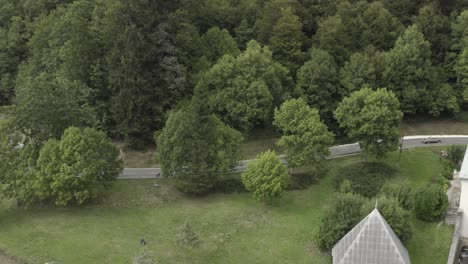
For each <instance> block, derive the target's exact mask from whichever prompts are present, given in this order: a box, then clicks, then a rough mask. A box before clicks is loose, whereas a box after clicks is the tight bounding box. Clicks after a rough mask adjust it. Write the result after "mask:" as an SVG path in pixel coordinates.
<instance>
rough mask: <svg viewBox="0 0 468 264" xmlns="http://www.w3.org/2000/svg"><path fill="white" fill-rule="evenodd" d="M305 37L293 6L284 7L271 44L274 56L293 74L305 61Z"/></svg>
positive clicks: (273, 30)
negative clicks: (303, 50)
mask: <svg viewBox="0 0 468 264" xmlns="http://www.w3.org/2000/svg"><path fill="white" fill-rule="evenodd" d="M304 39H305V35H304V33H303V32H302V24H301V22H300V20H299V17H298V16H296V15H294V14H293V11H292V9H291V8H289V7H288V8H282V9H281V16H280V18H279V19H278V21H277V22H276V24H275V26H274V27H273V29H272V32H271V36H270V40H269V46H270V48H271V51H272V52H273V57H274V58H275V59H276V60H277V61H279V62H280V63H281V64H282V65H284V66H285V67H286V68H287V69H289V71H290V73H291V74H292V75H293V76H295V73H296V71H297V70H298V69H299V67H300V66H301V65H302V63H303V62H304V58H305V54H304V52H302V50H301V49H302V43H303V42H304Z"/></svg>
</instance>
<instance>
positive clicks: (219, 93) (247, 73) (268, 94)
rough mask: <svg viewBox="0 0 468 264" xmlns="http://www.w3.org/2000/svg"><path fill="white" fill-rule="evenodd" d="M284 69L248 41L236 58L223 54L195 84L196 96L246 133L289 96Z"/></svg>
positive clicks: (257, 46)
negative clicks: (206, 101)
mask: <svg viewBox="0 0 468 264" xmlns="http://www.w3.org/2000/svg"><path fill="white" fill-rule="evenodd" d="M287 72H288V71H287V70H286V69H285V68H284V67H283V66H281V65H280V64H278V63H277V62H275V61H274V60H273V59H272V53H271V52H270V50H269V49H268V48H267V47H263V48H262V47H261V46H260V45H259V44H258V43H257V42H256V41H253V40H252V41H250V42H249V43H248V44H247V49H246V50H245V51H244V52H243V53H241V54H240V55H239V56H238V57H233V56H231V55H225V56H224V57H222V58H221V59H220V60H219V61H218V62H217V63H216V64H215V65H214V66H213V67H212V68H211V69H210V70H208V71H207V72H206V73H205V74H204V76H203V78H201V79H200V81H199V82H198V84H197V87H196V94H199V95H200V96H201V97H203V98H204V100H208V104H209V106H210V107H211V108H212V109H213V110H214V111H215V112H216V113H217V114H218V115H219V116H220V118H221V119H222V120H223V121H224V122H226V123H227V124H229V125H231V126H233V127H235V128H238V129H241V130H249V129H250V128H252V127H253V126H255V125H258V124H264V123H266V121H267V120H269V119H270V118H271V115H272V112H273V111H272V110H273V106H274V105H279V104H280V103H281V102H283V101H284V100H285V99H286V98H287V97H288V96H289V94H290V91H289V87H288V82H289V80H290V79H289V78H288V76H287Z"/></svg>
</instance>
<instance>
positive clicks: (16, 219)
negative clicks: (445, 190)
mask: <svg viewBox="0 0 468 264" xmlns="http://www.w3.org/2000/svg"><path fill="white" fill-rule="evenodd" d="M396 158H397V155H396V154H392V155H389V157H388V158H387V159H386V162H388V163H389V164H392V165H394V164H395V163H396ZM355 162H360V158H359V156H356V157H348V158H342V159H336V160H330V161H328V166H329V171H328V173H327V174H326V175H323V176H322V177H320V178H319V179H317V182H316V183H314V184H313V185H312V186H310V187H309V188H308V189H306V190H301V191H288V192H286V193H285V195H284V197H283V198H281V199H280V200H279V201H278V202H277V203H275V204H274V205H263V204H261V203H258V202H256V201H255V200H253V199H252V198H251V197H250V195H249V194H248V193H242V194H237V193H235V194H214V195H209V196H207V197H204V198H186V197H184V196H182V195H180V194H178V193H177V191H175V190H174V189H173V188H172V187H171V183H170V181H168V180H162V181H159V182H157V186H155V183H156V181H155V180H136V181H135V180H134V181H125V180H122V181H118V182H117V183H116V184H115V185H114V187H113V188H112V189H111V190H109V191H108V192H107V193H106V194H105V195H103V196H102V197H101V198H100V199H99V201H97V202H96V203H94V204H92V205H87V206H85V207H83V208H38V207H35V208H29V209H18V208H13V207H10V208H9V209H7V208H8V207H9V203H7V202H4V203H3V205H2V206H3V207H2V208H1V209H0V249H2V250H5V251H6V252H7V253H8V254H10V255H15V256H17V257H20V258H22V259H24V260H26V261H27V262H28V263H45V262H47V261H49V262H50V261H55V263H57V264H58V263H66V264H74V263H116V264H118V263H122V264H123V263H130V262H131V259H132V257H133V256H135V255H136V254H137V253H139V252H140V251H141V250H142V249H143V248H145V249H146V250H148V251H150V252H151V254H153V255H154V256H155V258H156V259H157V260H158V261H159V263H314V264H321V263H324V264H326V263H331V257H330V256H329V255H328V254H326V253H322V252H320V251H319V250H318V249H317V248H316V247H315V246H314V243H313V238H314V235H315V234H316V232H317V231H318V227H319V223H320V218H321V215H322V213H323V210H324V209H326V207H327V205H328V204H329V202H330V199H331V197H332V195H333V192H334V179H335V176H336V173H337V170H338V169H339V168H340V167H343V166H347V165H349V164H352V163H355ZM440 169H441V168H440V164H439V156H438V155H437V154H436V153H435V151H432V150H431V149H415V150H410V151H408V152H404V153H403V156H402V169H401V173H399V174H398V175H396V176H395V177H393V178H392V179H390V180H391V181H407V182H408V183H409V184H410V185H411V186H413V187H419V186H422V185H424V184H426V183H427V182H429V180H430V179H431V177H433V176H435V175H437V174H438V173H439V172H440ZM185 221H188V222H189V223H190V224H191V225H192V226H193V228H194V230H195V231H196V232H197V233H198V235H199V238H200V240H201V243H200V245H199V246H198V247H196V248H194V249H186V248H183V247H180V246H178V245H177V243H176V236H177V233H178V231H177V229H178V227H179V226H181V225H182V224H183V223H184V222H185ZM413 230H414V232H413V239H412V240H411V241H409V242H408V245H407V247H408V250H409V253H410V256H411V260H412V263H413V264H418V263H420V264H425V263H445V262H446V259H447V255H448V249H449V246H450V241H451V236H452V232H453V227H452V226H446V225H444V224H441V225H439V223H424V222H420V221H417V220H416V219H414V220H413ZM140 238H144V239H145V240H146V241H147V245H146V246H144V247H143V246H140V245H139V240H140Z"/></svg>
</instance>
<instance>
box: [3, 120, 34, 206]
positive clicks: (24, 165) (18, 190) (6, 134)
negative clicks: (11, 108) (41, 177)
mask: <svg viewBox="0 0 468 264" xmlns="http://www.w3.org/2000/svg"><path fill="white" fill-rule="evenodd" d="M12 128H13V126H11V124H10V122H8V121H7V122H4V123H3V122H2V123H0V157H1V158H0V184H1V185H2V196H3V197H6V198H9V199H12V198H13V199H16V200H17V201H18V204H19V205H23V204H28V203H31V202H32V201H34V200H35V192H34V188H33V184H32V183H33V178H34V173H35V171H34V167H35V163H36V159H37V156H38V152H39V147H38V146H37V144H33V143H32V142H31V141H30V140H28V139H27V138H25V137H24V136H22V135H21V134H20V133H17V132H14V131H12Z"/></svg>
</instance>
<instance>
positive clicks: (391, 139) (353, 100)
mask: <svg viewBox="0 0 468 264" xmlns="http://www.w3.org/2000/svg"><path fill="white" fill-rule="evenodd" d="M402 117H403V113H402V112H401V111H400V109H399V103H398V99H397V98H396V97H395V95H394V94H393V93H392V92H390V91H387V90H386V89H377V90H376V91H372V90H371V89H370V88H363V89H361V90H359V91H357V92H354V93H352V94H351V95H350V96H349V97H346V98H345V99H343V101H342V102H341V103H340V105H339V106H338V108H337V109H336V111H335V118H336V119H337V120H338V123H339V124H340V127H342V128H344V129H345V131H346V133H347V134H348V136H349V137H352V138H355V139H357V140H358V141H359V145H360V147H361V150H362V151H363V153H364V154H365V155H366V157H367V155H369V154H370V155H373V156H376V157H378V158H379V157H382V156H384V155H385V153H386V152H389V151H394V150H397V149H398V143H399V140H400V134H399V131H398V126H399V123H400V120H401V118H402Z"/></svg>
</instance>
